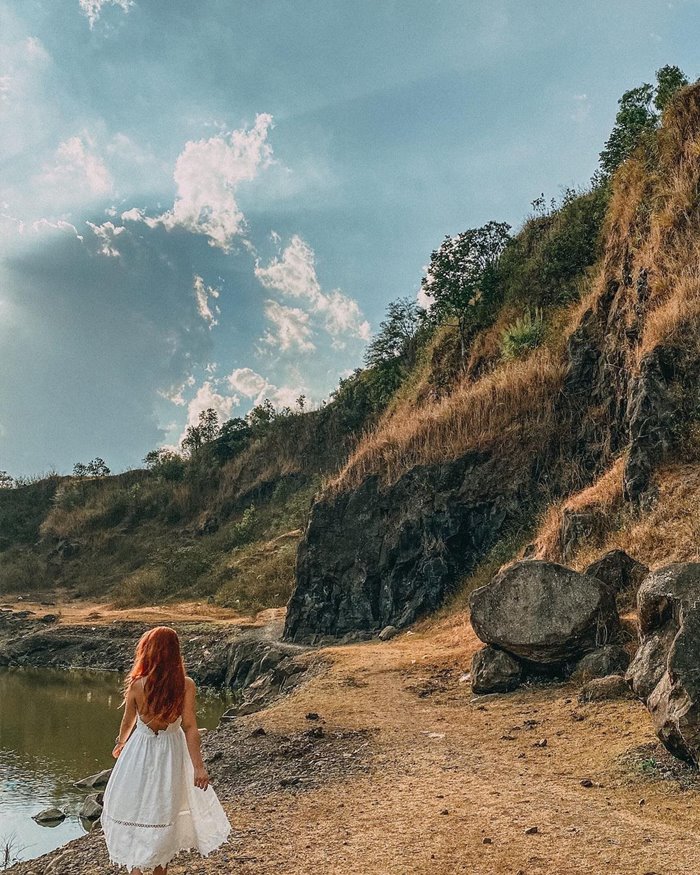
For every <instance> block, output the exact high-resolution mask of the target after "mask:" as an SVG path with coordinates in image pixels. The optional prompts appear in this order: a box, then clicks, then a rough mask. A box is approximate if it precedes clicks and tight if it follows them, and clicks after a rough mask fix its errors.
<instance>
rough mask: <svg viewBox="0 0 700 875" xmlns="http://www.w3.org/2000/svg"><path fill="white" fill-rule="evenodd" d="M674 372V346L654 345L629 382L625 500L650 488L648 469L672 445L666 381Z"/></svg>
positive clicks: (672, 419) (636, 498)
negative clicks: (672, 347)
mask: <svg viewBox="0 0 700 875" xmlns="http://www.w3.org/2000/svg"><path fill="white" fill-rule="evenodd" d="M673 375H674V353H673V350H671V349H665V348H663V347H656V348H655V349H653V350H652V351H651V352H650V353H648V354H647V355H645V356H644V358H643V359H642V361H641V364H640V366H639V374H638V376H636V377H634V378H633V379H632V381H631V383H630V387H629V400H628V404H627V409H628V417H629V435H630V449H629V453H628V455H627V461H626V462H625V470H624V475H623V488H624V494H625V498H626V499H627V500H628V501H639V500H640V498H641V497H642V496H643V495H644V493H645V492H646V491H647V490H648V488H649V484H650V480H651V472H652V471H653V470H654V467H655V466H656V465H657V464H658V463H659V462H661V461H662V460H663V459H664V458H665V457H666V455H667V454H668V451H669V449H670V448H671V446H672V443H673V432H674V425H675V418H676V405H675V402H674V399H673V394H672V393H671V392H670V391H669V383H670V382H671V380H672V378H673Z"/></svg>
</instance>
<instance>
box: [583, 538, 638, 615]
mask: <svg viewBox="0 0 700 875" xmlns="http://www.w3.org/2000/svg"><path fill="white" fill-rule="evenodd" d="M583 573H584V574H588V575H589V576H590V577H597V578H598V580H602V581H603V583H607V584H608V586H609V587H610V588H611V589H612V590H613V592H614V593H615V595H616V596H617V597H618V604H622V605H625V606H627V605H630V606H631V604H633V603H634V602H636V599H637V590H638V589H639V586H640V584H641V582H642V581H643V580H644V578H645V577H646V576H647V574H648V573H649V569H648V568H647V567H646V565H642V563H641V562H637V560H636V559H633V558H632V557H631V556H630V555H629V554H628V553H625V551H624V550H610V551H609V552H608V553H606V554H605V555H604V556H601V558H600V559H597V560H596V561H595V562H593V563H591V564H590V565H589V566H588V568H585V569H584V572H583Z"/></svg>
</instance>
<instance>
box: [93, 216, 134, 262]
mask: <svg viewBox="0 0 700 875" xmlns="http://www.w3.org/2000/svg"><path fill="white" fill-rule="evenodd" d="M85 224H86V225H87V226H88V227H89V228H91V229H92V232H93V234H94V235H95V237H97V240H98V242H99V244H100V245H99V249H98V252H99V253H100V255H106V256H108V257H111V258H117V257H118V256H119V255H121V253H120V252H119V250H118V249H117V246H116V238H117V237H119V235H120V234H123V233H124V231H126V228H125V227H124V226H123V225H115V224H114V223H113V222H104V223H103V224H102V225H93V223H92V222H86V223H85Z"/></svg>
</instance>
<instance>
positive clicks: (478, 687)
mask: <svg viewBox="0 0 700 875" xmlns="http://www.w3.org/2000/svg"><path fill="white" fill-rule="evenodd" d="M522 674H523V667H522V665H521V664H520V663H519V662H518V660H517V659H515V657H513V656H511V655H510V654H509V653H506V652H505V650H499V649H498V647H484V648H482V649H481V650H477V652H476V653H475V654H474V656H473V657H472V670H471V675H472V690H473V691H474V692H475V693H508V692H510V691H511V690H514V689H515V688H516V687H517V686H518V684H519V683H520V678H521V677H522Z"/></svg>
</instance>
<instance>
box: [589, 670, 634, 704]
mask: <svg viewBox="0 0 700 875" xmlns="http://www.w3.org/2000/svg"><path fill="white" fill-rule="evenodd" d="M613 699H634V693H633V692H632V690H630V688H629V684H628V683H627V681H626V680H625V679H624V677H623V676H622V675H620V674H611V675H608V676H607V677H604V678H593V680H590V681H588V683H586V684H584V685H583V687H582V688H581V692H580V694H579V701H580V702H606V701H610V700H613Z"/></svg>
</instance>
